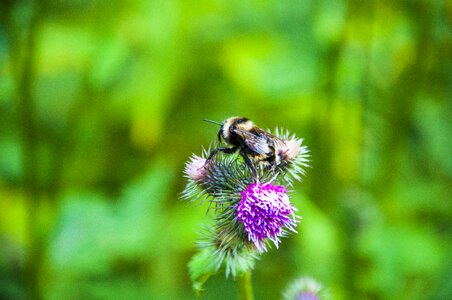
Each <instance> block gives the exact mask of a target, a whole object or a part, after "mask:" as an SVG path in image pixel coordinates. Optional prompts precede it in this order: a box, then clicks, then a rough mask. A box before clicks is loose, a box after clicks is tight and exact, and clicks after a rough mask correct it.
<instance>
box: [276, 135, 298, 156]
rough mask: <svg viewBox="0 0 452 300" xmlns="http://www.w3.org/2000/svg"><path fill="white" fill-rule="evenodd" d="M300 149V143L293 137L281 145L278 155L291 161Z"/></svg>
mask: <svg viewBox="0 0 452 300" xmlns="http://www.w3.org/2000/svg"><path fill="white" fill-rule="evenodd" d="M300 150H301V145H300V143H299V142H298V141H297V140H295V139H291V140H286V141H284V143H283V144H282V145H281V147H280V149H279V151H278V155H279V157H280V158H281V159H282V160H288V161H291V160H294V159H295V158H296V157H297V155H298V153H300Z"/></svg>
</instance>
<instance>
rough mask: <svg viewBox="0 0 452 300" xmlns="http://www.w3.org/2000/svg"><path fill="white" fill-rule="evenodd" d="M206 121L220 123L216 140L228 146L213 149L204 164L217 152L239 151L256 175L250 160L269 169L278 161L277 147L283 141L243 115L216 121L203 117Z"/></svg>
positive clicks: (255, 174)
mask: <svg viewBox="0 0 452 300" xmlns="http://www.w3.org/2000/svg"><path fill="white" fill-rule="evenodd" d="M204 121H206V122H210V123H214V124H217V125H220V126H221V127H220V130H219V131H218V133H217V136H218V141H219V142H220V143H221V142H222V139H223V140H224V141H225V142H226V143H227V144H228V145H230V146H232V147H231V148H227V147H219V148H216V149H214V150H213V151H212V152H211V153H210V155H209V157H208V158H207V160H206V164H208V163H209V161H210V160H211V159H212V157H214V156H215V155H216V154H217V153H218V152H220V151H221V152H223V153H226V154H232V153H235V152H237V151H239V154H240V156H242V157H243V160H244V162H245V164H246V165H247V166H248V167H249V168H250V169H251V171H252V173H253V175H254V177H257V171H256V168H255V167H254V165H253V163H252V160H254V161H255V162H257V163H259V164H261V165H263V166H265V167H266V168H268V169H270V168H272V167H276V166H277V165H279V163H280V157H279V155H278V149H279V148H280V146H281V144H284V141H283V140H281V139H279V138H278V137H275V136H273V135H271V134H270V133H268V132H267V131H265V130H263V129H261V128H259V127H257V126H256V125H254V123H253V122H252V121H251V120H249V119H247V118H244V117H232V118H228V119H226V120H224V121H223V123H218V122H215V121H212V120H207V119H204Z"/></svg>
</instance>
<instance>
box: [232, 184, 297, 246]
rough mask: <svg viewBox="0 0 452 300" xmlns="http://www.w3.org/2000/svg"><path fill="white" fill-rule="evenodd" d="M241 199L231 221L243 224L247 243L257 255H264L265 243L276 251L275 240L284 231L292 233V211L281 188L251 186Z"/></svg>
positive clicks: (284, 190) (268, 185)
mask: <svg viewBox="0 0 452 300" xmlns="http://www.w3.org/2000/svg"><path fill="white" fill-rule="evenodd" d="M241 195H242V199H241V200H240V202H239V203H238V205H237V207H236V211H235V217H236V218H237V220H239V221H240V222H241V223H243V226H244V229H245V232H246V233H247V235H248V240H249V241H251V242H253V243H254V245H255V246H256V248H257V249H258V250H259V252H264V251H266V247H265V241H266V239H270V240H271V241H272V242H273V243H274V244H275V246H276V247H278V244H279V242H280V240H279V237H280V236H284V235H285V231H284V228H287V229H289V230H291V231H294V232H295V226H296V222H297V220H296V216H295V214H294V211H295V210H296V209H295V207H293V206H292V205H291V204H290V202H289V196H288V195H287V190H286V188H285V187H284V186H274V185H272V184H270V183H267V184H261V183H252V184H250V185H249V186H248V187H247V189H246V190H244V191H243V192H242V193H241Z"/></svg>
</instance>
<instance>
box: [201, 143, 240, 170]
mask: <svg viewBox="0 0 452 300" xmlns="http://www.w3.org/2000/svg"><path fill="white" fill-rule="evenodd" d="M237 148H238V147H232V148H226V147H220V148H216V149H213V150H212V152H210V154H209V157H207V159H206V162H205V163H204V166H202V167H201V168H200V169H202V168H204V167H205V166H206V165H207V164H209V162H210V160H211V159H212V158H213V157H214V156H215V155H216V154H217V153H218V152H220V151H221V152H223V153H226V154H232V153H234V152H235V151H237Z"/></svg>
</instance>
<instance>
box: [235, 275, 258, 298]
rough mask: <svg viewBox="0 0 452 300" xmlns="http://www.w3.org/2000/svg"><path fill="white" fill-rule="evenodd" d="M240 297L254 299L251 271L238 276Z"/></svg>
mask: <svg viewBox="0 0 452 300" xmlns="http://www.w3.org/2000/svg"><path fill="white" fill-rule="evenodd" d="M237 283H238V285H239V299H240V300H253V299H254V297H253V286H252V285H251V271H248V272H246V273H244V274H243V275H241V276H240V277H239V278H238V282H237Z"/></svg>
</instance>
